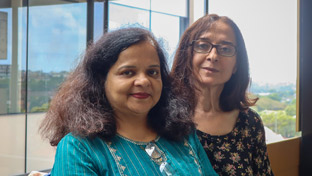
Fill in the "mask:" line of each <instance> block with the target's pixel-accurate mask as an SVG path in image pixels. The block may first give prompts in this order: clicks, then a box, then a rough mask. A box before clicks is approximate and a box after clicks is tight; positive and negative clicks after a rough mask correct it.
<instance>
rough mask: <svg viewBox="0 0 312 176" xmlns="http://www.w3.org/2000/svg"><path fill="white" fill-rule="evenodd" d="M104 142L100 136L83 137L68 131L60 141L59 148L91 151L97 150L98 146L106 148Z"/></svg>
mask: <svg viewBox="0 0 312 176" xmlns="http://www.w3.org/2000/svg"><path fill="white" fill-rule="evenodd" d="M104 143H105V142H104V141H103V140H102V139H100V138H99V137H94V138H91V137H81V136H78V135H74V134H73V133H68V134H67V135H66V136H64V137H63V138H62V139H61V141H60V142H59V143H58V145H57V150H63V151H64V150H79V151H84V152H90V151H94V150H96V148H103V147H104V148H105V144H104ZM91 153H92V152H91Z"/></svg>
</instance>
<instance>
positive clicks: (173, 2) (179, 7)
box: [151, 0, 187, 17]
mask: <svg viewBox="0 0 312 176" xmlns="http://www.w3.org/2000/svg"><path fill="white" fill-rule="evenodd" d="M151 10H152V11H154V12H161V13H166V14H171V15H177V16H181V17H187V1H186V0H170V1H168V0H151Z"/></svg>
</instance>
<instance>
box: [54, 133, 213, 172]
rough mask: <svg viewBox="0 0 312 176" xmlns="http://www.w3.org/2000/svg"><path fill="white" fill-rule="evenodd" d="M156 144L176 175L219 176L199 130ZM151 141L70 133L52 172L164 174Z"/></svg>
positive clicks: (59, 151)
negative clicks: (154, 157) (150, 150)
mask: <svg viewBox="0 0 312 176" xmlns="http://www.w3.org/2000/svg"><path fill="white" fill-rule="evenodd" d="M154 143H155V144H156V145H157V147H158V148H159V149H160V150H161V151H162V152H163V153H164V154H165V156H166V158H167V163H168V164H169V165H170V167H171V171H170V172H171V173H172V175H192V176H197V175H209V176H210V175H211V176H217V174H216V172H215V171H214V170H213V168H212V166H211V164H210V162H209V160H208V158H207V156H206V153H205V151H204V149H203V148H202V146H201V144H200V142H199V140H198V139H197V137H196V134H195V133H192V134H191V135H190V136H188V137H187V138H186V139H185V140H184V141H180V142H175V141H169V140H167V139H165V138H162V137H158V138H157V139H156V140H155V142H154ZM147 144H148V143H147V142H136V141H132V140H130V139H127V138H125V137H122V136H119V135H116V136H115V137H114V138H113V139H112V140H111V141H104V140H102V139H100V138H98V137H95V138H82V137H78V136H74V135H72V134H71V133H69V134H68V135H66V136H65V137H64V138H63V139H62V140H61V141H60V142H59V144H58V145H57V150H56V155H55V162H54V165H53V169H52V171H51V175H52V176H54V175H56V176H59V175H66V176H69V175H77V176H80V175H86V176H93V175H101V176H108V175H109V176H112V175H118V176H119V175H127V176H131V175H133V176H134V175H149V176H153V175H155V176H156V175H157V176H158V175H162V173H161V172H160V169H159V168H160V166H159V164H157V163H156V162H154V161H153V160H152V159H151V157H150V156H149V155H148V154H147V152H146V151H145V150H144V148H145V147H146V145H147Z"/></svg>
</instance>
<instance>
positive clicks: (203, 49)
mask: <svg viewBox="0 0 312 176" xmlns="http://www.w3.org/2000/svg"><path fill="white" fill-rule="evenodd" d="M213 47H215V48H216V49H217V52H218V54H220V55H221V56H228V57H230V56H234V55H235V53H236V49H235V47H234V46H232V45H227V44H220V45H213V44H212V43H210V42H208V41H203V40H196V41H194V50H195V51H196V52H199V53H209V52H210V51H211V50H212V48H213Z"/></svg>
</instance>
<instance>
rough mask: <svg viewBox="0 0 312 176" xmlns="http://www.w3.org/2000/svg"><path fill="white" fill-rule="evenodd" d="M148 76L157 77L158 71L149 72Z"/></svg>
mask: <svg viewBox="0 0 312 176" xmlns="http://www.w3.org/2000/svg"><path fill="white" fill-rule="evenodd" d="M148 74H149V75H150V76H157V75H159V71H157V70H149V71H148Z"/></svg>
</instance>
